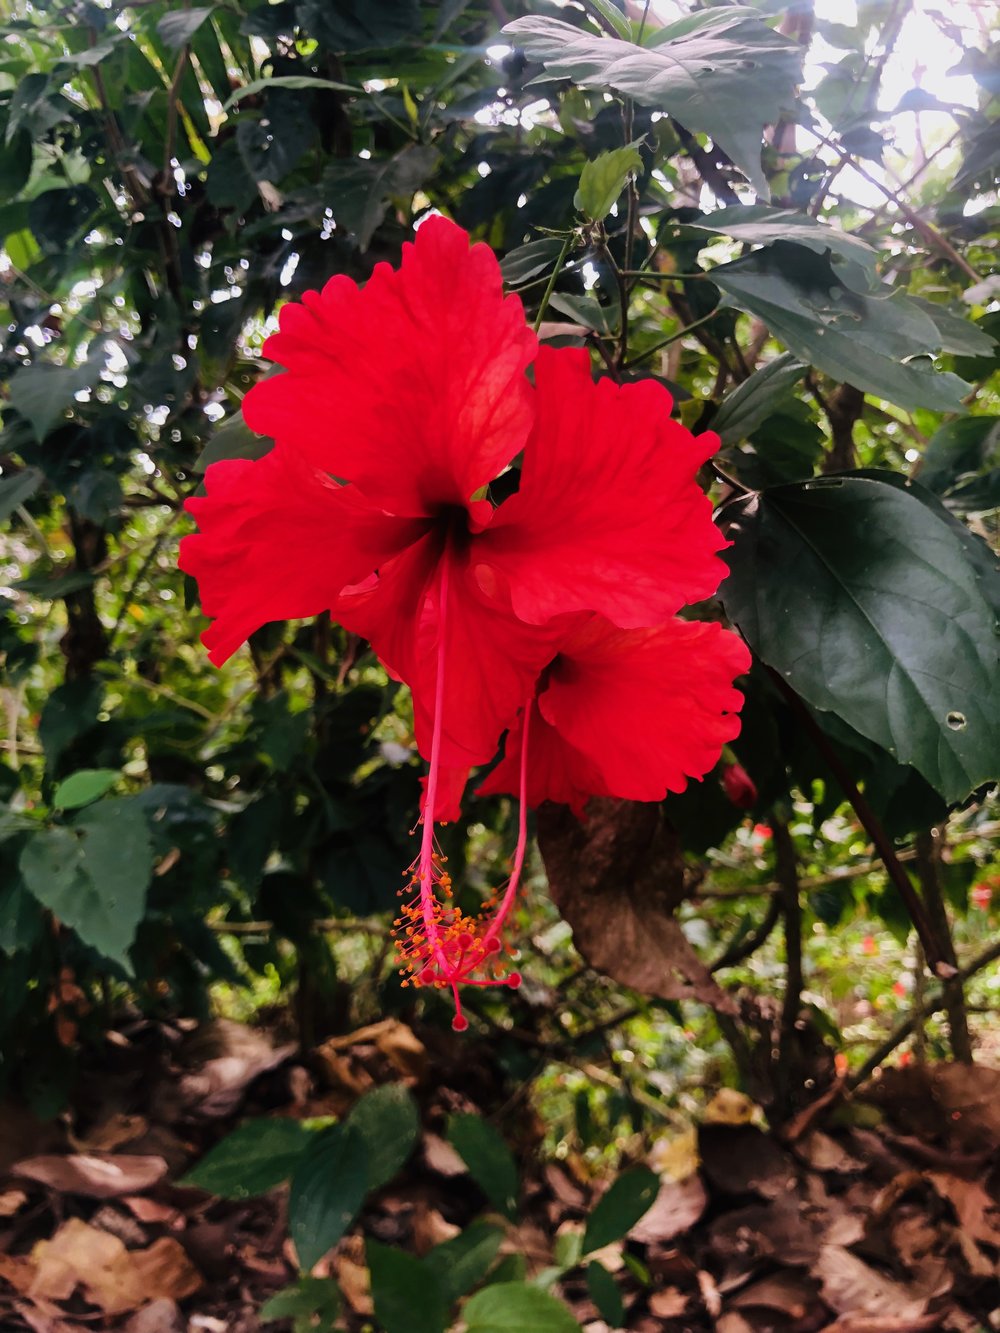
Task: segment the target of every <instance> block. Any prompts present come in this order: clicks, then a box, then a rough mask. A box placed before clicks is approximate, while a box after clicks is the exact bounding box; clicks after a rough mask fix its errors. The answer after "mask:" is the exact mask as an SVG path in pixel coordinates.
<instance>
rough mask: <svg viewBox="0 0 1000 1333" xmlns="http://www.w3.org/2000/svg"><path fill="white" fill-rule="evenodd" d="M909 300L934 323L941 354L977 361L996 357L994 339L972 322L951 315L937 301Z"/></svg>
mask: <svg viewBox="0 0 1000 1333" xmlns="http://www.w3.org/2000/svg"><path fill="white" fill-rule="evenodd" d="M909 300H911V301H912V302H913V304H914V305H916V306H919V308H920V309H921V310H922V311H923V312H924V314H925V315H927V316H928V317H929V318H930V319H932V320H933V321H934V323H935V325H936V326H937V331H938V334H939V336H940V339H941V350H942V351H943V352H951V353H952V355H953V356H962V357H974V358H977V359H978V358H980V357H992V356H995V355H996V352H997V350H998V345H997V340H996V338H994V337H993V335H992V334H990V333H987V332H986V330H985V329H983V328H980V326H979V325H978V324H976V323H975V322H974V321H973V320H971V319H964V318H963V317H962V316H961V315H954V314H952V312H951V311H950V310H949V309H948V308H947V306H943V305H941V304H940V302H938V301H927V300H925V299H924V297H922V296H910V297H909Z"/></svg>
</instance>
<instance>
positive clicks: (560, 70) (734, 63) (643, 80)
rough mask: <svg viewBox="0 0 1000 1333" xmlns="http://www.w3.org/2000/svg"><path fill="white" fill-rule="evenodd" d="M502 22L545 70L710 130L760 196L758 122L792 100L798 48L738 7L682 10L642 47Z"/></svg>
mask: <svg viewBox="0 0 1000 1333" xmlns="http://www.w3.org/2000/svg"><path fill="white" fill-rule="evenodd" d="M503 31H504V33H505V34H506V35H507V36H508V37H510V38H511V39H512V40H513V41H515V42H516V43H517V44H518V46H521V47H523V48H524V52H525V54H526V55H527V57H528V58H529V59H530V60H538V61H541V63H542V64H543V65H544V66H545V68H546V70H547V71H548V73H549V74H552V75H555V76H556V77H557V78H564V79H572V80H573V82H574V83H575V84H577V85H578V87H581V88H613V89H614V90H615V91H616V92H619V93H625V94H626V95H627V96H629V97H633V98H634V99H635V100H636V101H637V102H638V103H639V104H640V105H641V106H651V107H656V108H658V109H659V110H662V111H666V112H668V114H670V115H671V116H674V117H676V119H677V120H679V121H680V122H681V124H682V125H684V126H685V127H686V128H687V129H688V130H691V131H692V132H694V133H702V134H709V135H711V137H712V139H713V140H714V141H715V142H716V143H717V144H718V145H719V147H720V148H722V149H724V150H725V151H726V152H727V153H728V154H729V156H730V157H731V158H732V160H733V161H734V162H735V163H736V165H737V166H738V167H739V168H740V170H741V171H743V172H745V174H746V176H747V178H748V179H749V181H750V183H751V184H752V185H753V187H754V189H755V190H756V191H757V193H758V194H760V195H763V196H764V197H767V194H768V186H767V180H766V178H765V176H764V173H763V171H762V169H761V161H760V158H761V140H762V139H763V135H764V127H765V125H773V124H774V123H775V121H777V120H778V118H779V117H780V114H781V111H782V109H783V108H785V107H790V106H792V105H793V104H794V101H795V88H796V85H797V84H798V83H799V82H800V81H801V77H802V69H801V60H802V53H801V49H800V48H798V47H797V46H796V44H795V43H794V42H791V41H789V40H788V38H786V37H782V36H781V34H780V33H777V32H774V31H773V30H772V29H771V28H769V27H768V26H767V25H766V24H765V23H763V22H762V21H761V20H760V19H759V18H758V17H757V16H756V15H752V14H751V13H750V12H749V11H748V10H747V9H744V8H741V9H730V8H725V9H713V10H707V11H705V12H703V13H699V14H693V15H689V16H688V17H687V18H686V19H682V20H681V21H680V22H679V23H673V24H670V25H668V26H667V27H664V28H661V29H659V31H658V32H657V33H656V35H655V38H654V39H653V40H654V41H655V45H651V46H650V47H648V48H643V47H641V46H633V45H632V44H631V43H630V42H623V41H620V40H619V39H618V38H614V37H600V36H597V35H595V34H593V33H591V32H587V31H581V30H580V29H579V28H574V27H572V26H571V25H570V24H569V23H563V22H562V21H561V20H560V19H550V18H542V17H536V16H534V15H532V16H530V17H527V18H520V19H515V21H514V22H513V23H508V24H507V26H506V27H505V28H504V30H503Z"/></svg>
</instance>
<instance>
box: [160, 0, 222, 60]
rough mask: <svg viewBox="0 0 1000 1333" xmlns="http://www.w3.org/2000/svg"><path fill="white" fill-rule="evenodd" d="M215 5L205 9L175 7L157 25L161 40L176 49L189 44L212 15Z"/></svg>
mask: <svg viewBox="0 0 1000 1333" xmlns="http://www.w3.org/2000/svg"><path fill="white" fill-rule="evenodd" d="M213 10H214V6H213V5H208V6H206V7H205V8H203V9H173V10H170V11H169V13H166V14H164V15H163V17H162V18H161V19H160V20H159V21H158V23H157V25H156V31H157V32H158V33H159V35H160V39H161V41H163V42H165V43H166V45H167V46H169V47H171V48H172V49H173V50H174V51H179V50H180V48H181V47H182V46H187V44H188V42H190V40H191V38H192V37H193V36H194V35H195V33H196V32H197V31H198V29H199V28H200V27H201V25H202V24H203V23H204V22H205V20H206V19H207V18H209V17H210V15H211V14H212V12H213Z"/></svg>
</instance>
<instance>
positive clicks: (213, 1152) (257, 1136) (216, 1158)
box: [180, 1117, 316, 1318]
mask: <svg viewBox="0 0 1000 1333" xmlns="http://www.w3.org/2000/svg"><path fill="white" fill-rule="evenodd" d="M315 1137H316V1133H315V1131H314V1130H310V1129H307V1128H306V1127H305V1125H303V1124H302V1122H301V1121H299V1120H286V1119H284V1118H276V1117H269V1118H267V1119H261V1120H246V1121H244V1122H243V1124H242V1125H240V1126H239V1127H238V1128H237V1129H235V1130H234V1131H233V1132H232V1134H227V1136H226V1137H225V1138H224V1139H223V1140H222V1142H221V1143H217V1144H216V1145H215V1147H214V1148H211V1149H209V1151H208V1152H207V1153H206V1154H205V1156H204V1157H203V1158H202V1159H201V1161H200V1162H199V1163H198V1165H197V1166H196V1167H194V1169H193V1170H191V1171H189V1172H188V1173H187V1175H186V1176H184V1178H183V1180H182V1181H181V1182H180V1183H181V1184H182V1185H194V1186H196V1187H197V1188H198V1189H202V1190H206V1191H207V1192H208V1193H209V1194H217V1195H218V1196H219V1198H220V1199H247V1198H249V1197H251V1195H254V1194H266V1193H267V1191H268V1190H271V1189H274V1187H275V1186H276V1185H280V1184H281V1182H282V1181H283V1180H287V1179H288V1178H289V1176H291V1174H292V1172H293V1171H294V1170H295V1168H296V1166H297V1165H298V1163H299V1161H300V1160H301V1158H302V1155H303V1154H304V1153H305V1151H306V1150H307V1148H308V1147H309V1145H310V1143H312V1142H313V1140H314V1139H315ZM275 1318H277V1316H275Z"/></svg>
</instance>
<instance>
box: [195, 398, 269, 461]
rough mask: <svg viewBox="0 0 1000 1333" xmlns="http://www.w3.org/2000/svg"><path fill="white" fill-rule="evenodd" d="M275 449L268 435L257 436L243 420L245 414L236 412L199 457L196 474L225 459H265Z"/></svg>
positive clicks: (215, 434) (218, 430)
mask: <svg viewBox="0 0 1000 1333" xmlns="http://www.w3.org/2000/svg"><path fill="white" fill-rule="evenodd" d="M273 448H274V441H273V440H269V439H268V438H267V436H266V435H255V434H254V433H253V431H252V430H251V429H250V427H249V426H248V425H247V423H246V422H245V421H244V420H243V412H242V411H239V412H234V413H233V415H232V416H231V417H227V418H226V420H225V421H224V422H223V423H222V425H221V426H219V428H218V429H217V430H216V431H215V433H214V434H213V436H212V438H211V439H210V440H209V442H208V444H206V445H205V447H204V449H202V451H201V453H200V454H199V455H198V461H197V462H196V463H195V465H194V470H195V472H204V471H205V469H206V468H207V467H210V466H211V464H212V463H218V462H220V461H221V460H222V459H224V458H251V459H253V458H263V457H264V455H265V454H269V453H270V452H271V450H272V449H273Z"/></svg>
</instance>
